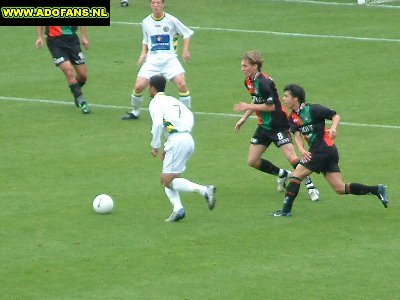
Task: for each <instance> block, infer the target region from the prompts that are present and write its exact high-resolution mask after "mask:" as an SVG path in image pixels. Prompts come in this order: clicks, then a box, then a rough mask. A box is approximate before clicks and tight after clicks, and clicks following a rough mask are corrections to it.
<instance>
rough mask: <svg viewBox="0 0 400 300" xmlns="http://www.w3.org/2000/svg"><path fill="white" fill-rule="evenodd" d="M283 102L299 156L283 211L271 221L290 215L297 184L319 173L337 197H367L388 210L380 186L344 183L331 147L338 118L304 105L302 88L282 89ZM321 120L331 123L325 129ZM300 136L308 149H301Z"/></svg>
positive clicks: (327, 110) (324, 109)
mask: <svg viewBox="0 0 400 300" xmlns="http://www.w3.org/2000/svg"><path fill="white" fill-rule="evenodd" d="M283 101H284V102H285V104H286V105H287V107H288V108H289V109H291V113H290V117H289V120H290V130H291V131H292V132H293V133H294V136H295V140H296V144H297V146H298V148H299V150H300V152H301V154H302V155H303V157H302V159H301V161H300V163H299V164H298V165H297V167H296V169H295V170H294V171H293V173H292V174H291V176H290V179H289V182H288V184H287V187H286V192H285V199H284V205H283V208H282V209H280V210H278V211H276V212H275V213H273V216H275V217H287V216H290V215H291V211H292V206H293V202H294V200H295V199H296V196H297V193H298V191H299V187H300V182H301V181H302V180H303V179H304V178H305V177H306V176H308V175H310V174H311V173H313V172H316V173H320V172H322V173H323V174H324V176H325V179H326V181H328V183H329V184H330V186H331V187H332V189H333V190H334V191H335V192H336V193H338V194H339V195H344V194H353V195H367V194H372V195H375V196H377V197H378V199H379V200H380V201H381V202H382V204H383V206H384V207H388V205H389V198H388V196H387V191H386V187H385V186H384V185H383V184H378V185H374V186H367V185H364V184H361V183H355V182H352V183H344V182H343V179H342V174H341V173H340V168H339V153H338V150H337V148H336V146H335V144H334V141H333V140H334V139H335V138H336V136H337V131H336V130H337V127H338V125H339V121H340V116H339V115H338V114H337V113H336V111H334V110H332V109H330V108H328V107H325V106H322V105H319V104H309V103H306V102H305V91H304V89H303V88H302V87H300V86H298V85H295V84H289V85H287V86H286V87H285V88H284V95H283ZM325 120H332V125H331V126H330V128H329V129H326V128H325ZM302 135H303V136H304V139H305V140H306V141H307V143H308V145H309V146H310V148H309V150H306V149H305V148H304V144H303V139H302Z"/></svg>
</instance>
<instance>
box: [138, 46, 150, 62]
mask: <svg viewBox="0 0 400 300" xmlns="http://www.w3.org/2000/svg"><path fill="white" fill-rule="evenodd" d="M148 51H149V48H148V47H147V45H146V44H142V52H140V55H139V59H138V61H137V65H138V66H139V67H140V66H141V65H142V64H143V63H144V61H145V60H146V57H147V52H148Z"/></svg>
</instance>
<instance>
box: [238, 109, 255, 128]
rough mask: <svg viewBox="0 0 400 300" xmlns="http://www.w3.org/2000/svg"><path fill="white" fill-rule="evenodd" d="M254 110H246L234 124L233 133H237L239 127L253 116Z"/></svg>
mask: <svg viewBox="0 0 400 300" xmlns="http://www.w3.org/2000/svg"><path fill="white" fill-rule="evenodd" d="M253 112H254V110H252V109H248V110H247V111H246V112H245V113H244V115H243V116H242V117H241V118H240V119H239V121H237V122H236V125H235V132H239V130H240V127H242V125H243V124H244V123H245V122H246V121H247V119H248V118H249V117H250V116H251V115H252V114H253Z"/></svg>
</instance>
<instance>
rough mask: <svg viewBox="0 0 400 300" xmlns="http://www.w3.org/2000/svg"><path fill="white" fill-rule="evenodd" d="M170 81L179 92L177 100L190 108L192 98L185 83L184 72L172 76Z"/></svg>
mask: <svg viewBox="0 0 400 300" xmlns="http://www.w3.org/2000/svg"><path fill="white" fill-rule="evenodd" d="M172 82H173V83H174V84H175V85H176V87H177V89H178V93H179V100H180V101H181V102H182V103H183V104H185V106H186V107H187V108H189V109H190V107H191V104H192V98H191V96H190V92H189V90H188V88H187V85H186V80H185V74H184V73H181V74H178V75H176V76H175V77H173V78H172Z"/></svg>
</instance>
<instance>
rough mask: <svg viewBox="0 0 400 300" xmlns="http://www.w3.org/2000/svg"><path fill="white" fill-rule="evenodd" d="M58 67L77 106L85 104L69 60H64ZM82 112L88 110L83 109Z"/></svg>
mask: <svg viewBox="0 0 400 300" xmlns="http://www.w3.org/2000/svg"><path fill="white" fill-rule="evenodd" d="M58 67H59V69H60V70H61V71H62V72H63V73H64V76H65V78H66V80H67V83H68V86H69V89H70V91H71V93H72V95H73V96H74V102H75V105H76V106H77V107H82V106H85V105H86V100H85V97H84V95H83V93H82V89H81V86H80V85H79V83H78V81H77V80H76V75H75V70H74V67H73V66H72V64H71V62H70V61H69V60H66V61H64V62H62V63H60V64H59V65H58ZM82 112H83V113H89V112H90V110H89V111H83V110H82Z"/></svg>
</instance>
